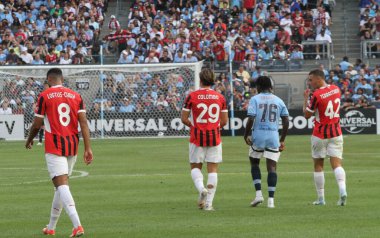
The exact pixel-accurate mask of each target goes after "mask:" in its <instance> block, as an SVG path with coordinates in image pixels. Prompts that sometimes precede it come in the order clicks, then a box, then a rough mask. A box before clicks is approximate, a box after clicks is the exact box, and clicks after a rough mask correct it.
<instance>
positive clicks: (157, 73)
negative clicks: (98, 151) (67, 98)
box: [0, 62, 202, 138]
mask: <svg viewBox="0 0 380 238" xmlns="http://www.w3.org/2000/svg"><path fill="white" fill-rule="evenodd" d="M53 67H58V68H60V69H62V71H63V74H64V86H66V87H69V88H71V89H73V90H75V91H77V92H78V93H80V94H81V96H82V98H83V100H84V101H85V104H86V109H87V117H88V123H89V127H90V132H91V137H93V138H107V137H153V136H187V135H188V131H187V129H186V127H185V126H184V125H183V124H182V123H181V120H180V113H181V108H182V103H183V101H184V99H185V97H186V96H187V94H188V93H189V92H191V91H192V90H195V89H197V88H199V72H200V71H201V68H202V62H197V63H180V64H133V65H129V64H124V65H49V66H8V67H1V68H0V101H1V103H3V102H4V101H5V102H8V104H9V105H10V107H11V108H12V114H13V115H12V117H13V118H15V117H19V118H22V119H23V128H24V137H25V136H27V133H28V129H29V127H30V124H31V122H32V121H33V118H34V107H35V103H36V101H37V98H38V94H39V93H40V92H41V91H42V90H43V83H44V81H45V80H46V72H47V71H48V70H49V69H50V68H53ZM1 117H3V118H5V117H6V116H4V115H1ZM7 117H11V115H8V116H7ZM18 125H19V124H18ZM0 137H2V136H0Z"/></svg>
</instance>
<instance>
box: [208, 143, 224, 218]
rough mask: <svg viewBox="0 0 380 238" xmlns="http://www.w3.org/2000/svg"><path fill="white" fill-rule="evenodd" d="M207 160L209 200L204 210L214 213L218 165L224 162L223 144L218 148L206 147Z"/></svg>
mask: <svg viewBox="0 0 380 238" xmlns="http://www.w3.org/2000/svg"><path fill="white" fill-rule="evenodd" d="M206 148H207V151H206V158H205V161H206V162H207V172H208V177H207V198H206V205H205V208H204V210H207V211H212V210H214V208H213V206H212V204H213V201H214V196H215V192H216V188H217V185H218V164H219V163H221V162H222V144H219V145H217V146H210V147H206Z"/></svg>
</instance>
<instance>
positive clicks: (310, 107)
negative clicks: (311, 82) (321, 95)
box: [306, 93, 318, 112]
mask: <svg viewBox="0 0 380 238" xmlns="http://www.w3.org/2000/svg"><path fill="white" fill-rule="evenodd" d="M317 106H318V97H317V96H316V95H315V93H313V95H312V96H311V98H310V101H309V104H308V106H307V107H306V110H308V111H309V112H315V109H316V108H317Z"/></svg>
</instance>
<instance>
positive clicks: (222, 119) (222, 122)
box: [220, 110, 228, 128]
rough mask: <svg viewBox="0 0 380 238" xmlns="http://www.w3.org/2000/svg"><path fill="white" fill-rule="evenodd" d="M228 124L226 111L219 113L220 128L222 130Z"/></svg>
mask: <svg viewBox="0 0 380 238" xmlns="http://www.w3.org/2000/svg"><path fill="white" fill-rule="evenodd" d="M227 122H228V111H227V110H226V111H222V112H221V113H220V127H221V128H223V127H224V126H225V125H227Z"/></svg>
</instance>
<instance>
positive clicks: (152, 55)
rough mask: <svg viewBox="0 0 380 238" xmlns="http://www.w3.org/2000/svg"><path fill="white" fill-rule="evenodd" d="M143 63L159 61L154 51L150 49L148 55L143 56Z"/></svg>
mask: <svg viewBox="0 0 380 238" xmlns="http://www.w3.org/2000/svg"><path fill="white" fill-rule="evenodd" d="M145 63H150V64H152V63H159V60H158V58H157V57H156V52H154V51H150V52H149V54H148V57H146V58H145Z"/></svg>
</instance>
